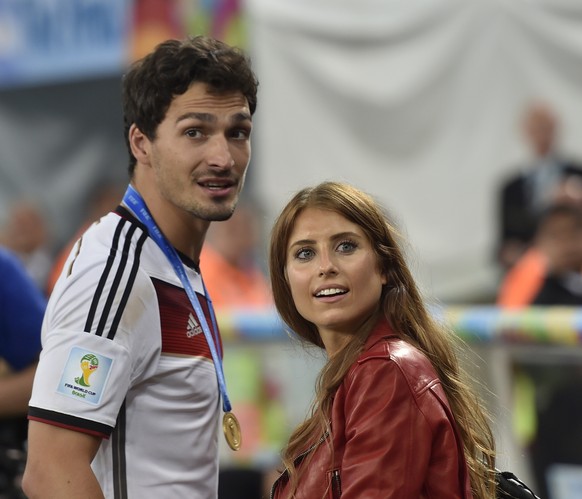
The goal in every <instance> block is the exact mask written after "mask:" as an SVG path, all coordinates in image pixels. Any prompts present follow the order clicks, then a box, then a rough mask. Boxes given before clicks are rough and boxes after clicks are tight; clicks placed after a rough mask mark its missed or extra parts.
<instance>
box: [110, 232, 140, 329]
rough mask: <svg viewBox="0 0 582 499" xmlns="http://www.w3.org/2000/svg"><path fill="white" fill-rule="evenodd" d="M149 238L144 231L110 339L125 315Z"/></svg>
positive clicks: (114, 320) (138, 243) (112, 325)
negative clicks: (144, 246) (144, 247)
mask: <svg viewBox="0 0 582 499" xmlns="http://www.w3.org/2000/svg"><path fill="white" fill-rule="evenodd" d="M147 238H148V234H147V232H144V233H142V235H141V237H140V238H139V240H138V242H137V248H136V251H135V257H134V260H133V266H132V268H131V272H130V274H129V279H128V281H127V285H126V287H125V291H124V293H123V296H122V297H121V302H120V303H119V307H118V309H117V312H116V313H115V317H114V319H113V323H112V324H111V329H110V330H109V334H108V335H107V338H109V339H110V340H111V339H113V338H114V337H115V333H116V332H117V326H119V322H120V321H121V316H122V315H123V311H124V310H125V305H127V300H128V299H129V293H130V291H131V288H133V283H134V282H135V276H136V275H137V271H138V269H139V262H140V258H141V250H142V248H143V245H144V243H145V241H146V239H147Z"/></svg>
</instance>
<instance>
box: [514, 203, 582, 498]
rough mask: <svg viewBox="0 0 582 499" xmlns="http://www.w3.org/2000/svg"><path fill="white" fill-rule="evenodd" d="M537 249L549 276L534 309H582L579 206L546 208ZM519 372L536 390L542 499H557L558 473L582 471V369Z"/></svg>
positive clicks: (542, 364)
mask: <svg viewBox="0 0 582 499" xmlns="http://www.w3.org/2000/svg"><path fill="white" fill-rule="evenodd" d="M534 246H535V248H536V250H537V251H539V252H540V254H541V255H543V258H544V262H545V273H544V276H543V279H542V280H541V283H540V286H539V289H538V290H537V292H536V294H535V296H534V297H533V298H532V300H531V303H530V304H531V305H536V306H582V208H581V207H580V206H579V205H577V204H573V203H558V204H555V205H552V206H550V207H548V208H546V209H545V210H544V211H543V212H542V214H541V216H540V218H539V221H538V225H537V229H536V233H535V237H534ZM519 369H521V370H522V371H523V373H524V374H525V375H526V376H528V377H529V378H530V379H531V381H532V385H533V386H534V387H535V401H534V404H535V406H534V407H533V408H532V410H533V411H535V420H536V421H537V425H536V426H537V431H536V432H535V435H534V436H533V440H532V441H531V443H530V446H529V447H530V456H531V459H532V465H533V469H534V472H535V474H536V479H537V482H538V485H539V490H540V492H541V496H542V497H550V498H551V488H550V486H549V481H548V478H549V473H550V472H551V469H552V467H554V466H556V465H572V464H574V465H582V366H580V365H579V364H578V365H577V364H576V363H574V364H572V363H571V362H563V361H560V359H559V358H558V359H557V360H556V359H554V360H550V359H549V358H548V357H546V356H544V358H542V359H532V362H531V363H526V364H524V365H523V366H520V367H519Z"/></svg>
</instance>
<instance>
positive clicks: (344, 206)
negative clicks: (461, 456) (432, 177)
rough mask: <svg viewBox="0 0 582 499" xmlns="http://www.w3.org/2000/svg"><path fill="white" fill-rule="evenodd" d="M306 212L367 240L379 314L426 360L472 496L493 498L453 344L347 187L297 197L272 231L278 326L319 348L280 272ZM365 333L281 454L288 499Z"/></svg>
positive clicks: (490, 460)
mask: <svg viewBox="0 0 582 499" xmlns="http://www.w3.org/2000/svg"><path fill="white" fill-rule="evenodd" d="M307 208H318V209H324V210H329V211H332V212H335V213H338V214H340V215H341V216H343V217H344V218H346V219H347V220H349V221H350V222H353V223H355V224H357V225H358V226H359V227H360V228H361V229H362V230H363V231H364V233H365V234H366V235H367V237H368V239H369V240H370V242H371V243H372V247H373V250H374V252H375V253H376V255H377V258H378V264H379V267H380V271H381V272H382V273H383V274H384V275H385V276H386V277H387V284H386V285H385V286H384V287H383V290H382V296H381V303H380V304H379V313H384V315H385V316H386V318H387V319H388V321H389V323H390V324H391V326H392V328H393V329H394V331H395V332H396V334H398V335H399V336H400V338H402V339H403V340H404V341H407V342H408V343H410V344H412V345H413V346H415V347H416V348H418V349H419V350H420V351H422V352H423V353H424V354H425V355H426V356H427V357H428V358H429V359H430V361H431V363H432V365H433V366H434V368H435V370H436V372H437V374H438V376H439V378H440V381H441V384H442V386H443V388H444V390H445V393H446V395H447V399H448V401H449V404H450V406H451V409H452V412H453V414H454V417H455V421H456V424H457V426H458V428H459V431H460V434H461V438H462V440H463V448H464V452H465V459H466V461H467V465H468V468H469V475H470V481H471V488H472V490H473V495H474V497H475V498H477V499H486V498H487V499H490V498H495V444H494V439H493V435H492V432H491V428H490V426H489V419H488V417H487V415H486V413H485V411H484V409H483V406H482V404H481V403H480V401H479V399H478V397H477V396H476V393H475V392H474V391H473V389H472V386H471V384H470V381H471V380H470V378H469V377H468V376H467V375H466V373H464V372H463V371H462V369H461V367H460V366H459V362H458V360H457V356H456V350H455V342H457V341H458V338H457V337H456V336H455V335H454V334H453V333H451V332H450V331H448V330H447V329H445V328H444V327H442V326H441V325H440V324H438V323H437V322H435V321H434V320H433V319H432V318H431V316H430V315H429V313H428V311H427V309H426V306H425V304H424V303H423V300H422V298H421V295H420V292H419V290H418V288H417V286H416V284H415V282H414V279H413V278H412V274H411V273H410V270H409V269H408V267H407V265H406V263H405V260H404V257H403V254H402V252H401V250H400V249H399V246H398V244H397V242H396V237H397V233H396V231H395V229H394V228H393V227H392V225H391V224H390V222H389V221H388V217H387V216H386V215H385V214H384V212H383V210H382V208H381V207H380V205H379V204H378V203H376V202H375V200H374V199H373V198H372V197H371V196H369V195H368V194H366V193H364V192H362V191H361V190H359V189H357V188H355V187H354V186H352V185H350V184H346V183H340V182H323V183H321V184H319V185H317V186H315V187H311V188H305V189H303V190H301V191H299V192H298V193H297V194H295V196H293V198H292V199H291V200H290V201H289V202H288V204H287V205H286V206H285V208H284V209H283V211H282V212H281V214H280V215H279V217H278V218H277V220H276V221H275V224H274V226H273V229H272V231H271V244H270V251H269V271H270V277H271V285H272V289H273V297H274V300H275V305H276V307H277V311H278V312H279V315H280V316H281V318H282V320H283V321H284V322H285V324H286V325H287V326H288V327H289V328H290V330H291V332H292V333H294V334H295V335H296V336H297V337H299V339H301V340H302V341H304V342H307V343H311V344H313V345H317V346H318V347H320V348H324V345H323V343H322V341H321V338H320V336H319V334H318V330H317V327H316V326H315V325H314V324H313V323H311V322H309V321H307V320H305V319H304V318H303V317H302V316H301V315H300V314H299V312H298V310H297V308H296V307H295V304H294V302H293V300H292V298H291V289H290V287H289V283H288V282H287V278H286V271H285V268H286V262H287V246H288V244H289V238H290V236H291V232H292V231H293V229H294V227H295V222H296V220H297V217H298V216H299V214H300V213H302V212H303V211H304V210H305V209H307ZM369 333H370V328H368V329H366V330H362V331H357V332H356V334H355V335H354V336H353V339H352V340H350V342H349V343H348V344H347V345H346V346H345V347H344V348H343V349H342V350H341V351H339V352H338V353H337V354H335V355H334V356H333V357H331V358H329V359H328V361H327V363H326V364H325V366H324V367H323V368H322V370H321V372H320V374H319V377H318V380H317V385H316V390H315V399H314V402H313V405H312V408H311V411H310V415H309V416H308V417H307V419H306V420H305V421H304V422H303V423H302V424H300V425H299V426H298V427H297V428H296V429H295V430H294V431H293V433H292V434H291V436H290V438H289V442H288V444H287V446H286V447H285V449H284V450H283V452H282V459H283V464H284V465H285V467H286V468H287V470H288V472H289V476H290V480H291V490H292V491H293V492H294V491H295V490H296V487H297V483H298V478H299V477H298V471H297V468H296V466H295V464H294V459H295V458H296V457H297V456H298V455H300V454H301V453H302V452H304V451H305V450H306V449H308V448H309V446H310V445H313V444H315V443H316V442H317V441H318V440H319V439H320V438H321V436H322V435H324V434H325V432H326V431H329V430H330V428H329V418H330V414H331V404H332V400H333V396H334V394H335V392H336V390H337V388H338V387H339V385H340V384H341V383H342V380H343V378H344V376H345V375H346V373H347V371H348V370H349V368H350V366H351V365H352V364H353V363H354V362H355V361H356V359H357V357H358V355H359V354H360V353H361V351H362V348H363V346H364V343H365V341H366V338H367V336H368V335H369ZM329 440H330V441H331V439H329ZM332 451H333V449H332ZM291 496H292V497H293V496H294V494H293V493H292V495H291Z"/></svg>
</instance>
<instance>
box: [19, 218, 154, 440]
mask: <svg viewBox="0 0 582 499" xmlns="http://www.w3.org/2000/svg"><path fill="white" fill-rule="evenodd" d="M114 229H115V231H114V235H113V238H112V239H109V238H107V237H102V234H101V232H98V229H97V228H96V230H95V232H88V233H86V234H85V235H84V236H83V241H82V243H81V244H80V248H81V250H80V252H79V254H78V256H76V257H75V258H74V259H70V260H69V261H68V262H67V271H66V272H64V273H63V275H61V278H60V279H59V281H58V282H57V285H56V286H55V288H54V290H53V293H52V294H51V297H50V300H49V304H48V308H47V312H46V316H45V320H44V322H43V331H42V342H43V350H42V353H41V356H40V360H39V365H38V368H37V372H36V376H35V380H34V385H33V391H32V397H31V399H30V402H29V419H31V420H35V421H42V422H45V423H48V424H53V425H57V426H61V427H64V428H69V429H73V430H77V431H82V432H85V433H89V434H94V435H98V436H101V437H108V436H109V435H110V434H111V432H112V430H113V428H114V427H115V425H116V420H117V416H118V414H119V412H120V409H121V407H122V405H123V403H124V400H125V398H126V397H127V395H128V392H130V389H131V388H132V387H133V386H135V385H136V384H138V383H140V382H141V381H142V380H143V379H144V377H147V376H149V375H151V373H152V372H154V370H155V365H156V362H157V358H158V356H159V351H160V337H159V336H160V335H159V322H160V321H159V309H158V306H157V301H156V295H155V289H154V287H153V284H152V282H151V279H150V277H149V276H148V275H147V273H146V272H144V271H143V270H142V269H141V268H140V257H141V252H142V249H143V245H144V242H145V241H146V235H145V233H144V232H142V231H140V230H136V227H135V226H134V225H131V224H129V223H127V222H126V221H124V220H120V221H118V222H117V224H116V226H115V227H114ZM110 232H113V230H111V231H110Z"/></svg>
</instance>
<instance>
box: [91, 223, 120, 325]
mask: <svg viewBox="0 0 582 499" xmlns="http://www.w3.org/2000/svg"><path fill="white" fill-rule="evenodd" d="M125 223H126V220H125V219H123V218H122V219H121V220H120V221H119V223H118V224H117V227H116V228H115V234H114V235H113V241H112V243H111V250H110V251H109V257H108V258H107V263H106V264H105V270H104V271H103V274H102V275H101V279H99V284H98V285H97V289H96V290H95V295H94V296H93V302H92V303H91V308H90V309H89V315H88V317H87V322H86V323H85V332H86V333H89V332H90V331H91V327H92V326H93V319H95V314H96V312H97V306H98V305H99V301H100V299H101V294H102V293H103V288H104V287H105V283H106V282H107V277H108V276H109V272H111V267H112V266H113V262H114V260H115V255H116V254H117V248H118V246H119V237H120V235H121V229H123V226H124V225H125Z"/></svg>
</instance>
